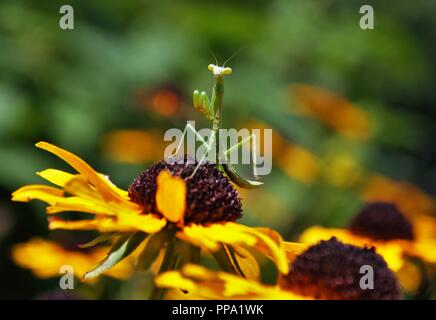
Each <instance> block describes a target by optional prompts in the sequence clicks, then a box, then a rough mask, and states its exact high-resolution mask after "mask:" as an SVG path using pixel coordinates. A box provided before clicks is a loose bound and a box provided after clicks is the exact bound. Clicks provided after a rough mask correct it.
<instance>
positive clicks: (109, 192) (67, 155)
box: [36, 141, 119, 199]
mask: <svg viewBox="0 0 436 320" xmlns="http://www.w3.org/2000/svg"><path fill="white" fill-rule="evenodd" d="M36 146H37V147H38V148H41V149H43V150H46V151H48V152H51V153H53V154H54V155H56V156H58V157H59V158H61V159H62V160H64V161H65V162H66V163H68V164H69V165H70V166H71V167H73V168H74V169H76V170H77V172H79V173H80V174H82V175H83V176H85V177H86V178H87V179H89V182H90V183H91V184H92V185H93V186H94V187H95V188H97V189H98V190H100V192H101V193H102V195H103V197H104V199H118V198H119V194H118V193H116V192H115V191H114V190H113V188H112V187H111V186H110V184H109V183H108V181H107V179H105V178H103V177H102V176H101V175H100V174H99V173H97V172H96V171H95V170H94V169H93V168H92V167H91V166H90V165H89V164H87V163H86V162H85V161H83V160H82V159H80V158H79V157H78V156H76V155H74V154H73V153H71V152H69V151H66V150H64V149H61V148H59V147H56V146H54V145H52V144H50V143H47V142H44V141H41V142H38V143H37V144H36Z"/></svg>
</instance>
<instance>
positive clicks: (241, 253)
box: [232, 245, 260, 280]
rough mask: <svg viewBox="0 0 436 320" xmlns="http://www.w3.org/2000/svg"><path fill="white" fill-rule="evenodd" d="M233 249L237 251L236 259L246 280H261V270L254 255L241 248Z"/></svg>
mask: <svg viewBox="0 0 436 320" xmlns="http://www.w3.org/2000/svg"><path fill="white" fill-rule="evenodd" d="M232 247H233V250H234V251H235V258H236V260H237V262H238V265H239V267H240V268H241V271H242V273H243V274H244V276H245V278H247V279H250V280H259V279H260V268H259V264H258V263H257V261H256V259H255V258H254V257H253V255H252V254H251V253H250V252H249V251H247V250H246V249H244V248H243V247H241V246H238V245H233V246H232Z"/></svg>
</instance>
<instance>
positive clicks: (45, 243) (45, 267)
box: [11, 238, 133, 279]
mask: <svg viewBox="0 0 436 320" xmlns="http://www.w3.org/2000/svg"><path fill="white" fill-rule="evenodd" d="M109 249H110V248H109V247H96V248H92V249H89V251H87V252H79V251H73V250H67V249H64V248H63V247H61V246H60V245H58V244H57V243H55V242H53V241H49V240H45V239H42V238H33V239H31V240H29V241H28V242H26V243H19V244H16V245H14V246H13V247H12V251H11V254H12V258H13V260H14V261H15V263H16V264H18V265H19V266H21V267H23V268H26V269H30V270H32V272H33V273H34V274H35V275H36V276H37V277H38V278H42V279H46V278H51V277H59V276H61V274H60V273H59V270H60V268H61V266H64V265H69V266H71V267H72V268H73V270H74V272H75V273H74V275H75V276H78V277H82V276H83V275H84V274H85V273H86V272H87V271H88V270H90V269H91V268H92V267H94V266H95V265H96V264H97V263H98V262H99V261H100V260H101V259H103V258H104V256H105V255H106V253H107V251H108V250H109ZM132 260H133V258H130V257H129V258H128V259H125V260H124V261H122V262H120V263H119V264H117V265H116V266H115V267H114V268H112V269H110V270H107V271H106V272H105V273H104V274H105V275H107V276H111V277H114V278H117V279H128V278H129V277H130V275H131V273H132V271H133V261H132Z"/></svg>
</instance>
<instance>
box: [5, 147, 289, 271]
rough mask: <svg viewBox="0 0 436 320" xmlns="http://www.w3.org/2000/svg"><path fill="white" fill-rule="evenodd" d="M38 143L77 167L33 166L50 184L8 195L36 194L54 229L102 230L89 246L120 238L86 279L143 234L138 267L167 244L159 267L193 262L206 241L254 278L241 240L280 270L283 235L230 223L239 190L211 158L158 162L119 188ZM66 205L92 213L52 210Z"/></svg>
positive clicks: (229, 265) (224, 262)
mask: <svg viewBox="0 0 436 320" xmlns="http://www.w3.org/2000/svg"><path fill="white" fill-rule="evenodd" d="M36 146H37V147H39V148H41V149H44V150H47V151H49V152H51V153H53V154H55V155H57V156H58V157H60V158H61V159H63V160H64V161H65V162H67V163H68V164H69V165H71V166H72V167H73V168H74V169H75V170H76V171H77V173H76V174H70V173H66V172H63V171H59V170H55V169H47V170H44V171H42V172H39V173H38V174H39V175H40V176H41V177H43V178H44V179H46V180H48V181H49V182H51V183H53V184H54V185H55V186H56V187H52V186H47V185H28V186H24V187H22V188H20V189H18V190H17V191H15V192H14V193H13V194H12V200H14V201H21V202H28V201H30V200H32V199H39V200H42V201H45V202H46V203H48V207H47V214H48V215H49V228H50V229H52V230H53V229H65V230H98V231H100V232H102V233H104V234H103V235H102V236H101V237H99V238H97V239H95V240H94V241H92V242H91V243H90V245H92V244H96V243H99V242H100V241H102V240H107V239H108V238H111V237H115V236H116V237H118V240H117V241H116V242H115V244H114V245H113V247H112V249H111V250H110V251H109V253H108V255H107V257H106V258H105V259H103V260H102V261H101V262H100V263H99V264H98V265H97V266H95V267H94V268H93V269H92V270H90V271H88V272H87V273H86V274H85V275H84V279H91V278H94V277H96V276H98V275H99V274H101V273H102V272H105V271H106V270H108V269H110V268H111V267H113V266H114V265H115V264H116V263H118V262H119V261H120V260H122V259H123V258H125V257H126V256H129V255H130V254H131V253H132V252H133V251H134V250H135V249H136V248H137V247H138V246H139V245H140V244H141V243H143V242H144V241H147V243H146V245H145V249H144V251H143V253H142V254H141V255H140V257H139V261H138V264H139V265H140V266H141V267H143V268H148V267H149V266H150V264H151V263H152V262H153V261H154V260H155V259H156V257H157V256H158V254H159V252H160V250H161V249H162V248H163V247H166V250H165V255H164V258H163V262H162V264H161V268H160V271H161V272H162V271H165V270H171V269H175V268H177V266H179V265H183V264H184V263H186V262H198V256H199V254H200V252H199V248H204V249H206V250H209V251H210V252H212V253H213V254H214V256H215V257H216V259H217V261H218V263H219V264H220V266H221V267H222V268H223V269H224V270H228V271H231V272H234V273H236V274H238V275H243V276H247V277H256V276H257V271H258V270H257V269H256V267H253V266H252V265H253V263H255V260H254V258H252V257H251V255H250V254H249V253H248V252H247V251H246V250H244V248H243V247H244V246H245V247H249V248H253V249H256V250H258V251H259V252H262V253H264V254H265V255H266V256H268V257H269V258H271V259H272V260H273V261H274V262H275V264H276V266H277V268H278V270H279V271H280V272H282V273H286V272H287V271H288V264H287V260H286V254H285V252H284V250H283V248H282V241H281V237H280V236H279V235H278V234H277V233H276V232H274V231H272V230H270V229H266V228H251V227H247V226H244V225H241V224H238V223H236V222H235V221H236V220H237V219H238V218H239V217H240V216H241V200H240V198H239V194H238V192H237V191H236V190H235V189H234V187H233V186H232V184H231V183H230V182H229V180H228V178H226V177H225V176H224V175H223V174H222V173H221V171H219V170H218V169H216V167H215V166H214V165H212V164H208V163H202V164H201V165H200V166H199V169H198V170H197V172H196V174H195V175H193V176H192V177H191V174H192V173H193V171H194V168H195V166H196V164H195V163H194V164H189V163H187V162H186V163H184V164H178V163H177V161H172V162H171V161H170V160H168V161H162V162H160V163H157V164H155V165H153V166H152V167H151V168H149V169H148V170H145V171H144V172H143V173H141V174H140V175H139V176H138V177H137V178H136V179H135V181H134V182H133V183H132V185H131V186H130V187H129V190H128V191H124V190H121V189H119V188H118V187H116V186H115V185H114V184H112V183H111V182H110V181H109V179H108V177H107V176H105V175H103V174H101V173H98V172H96V171H95V170H94V169H93V168H92V167H91V166H89V165H88V164H87V163H86V162H85V161H83V160H82V159H80V158H79V157H77V156H76V155H74V154H72V153H70V152H68V151H66V150H63V149H61V148H59V147H56V146H54V145H52V144H49V143H46V142H39V143H37V144H36ZM173 160H176V159H173ZM65 211H76V212H84V213H88V214H90V216H91V217H90V218H85V219H80V220H65V219H62V218H61V217H59V215H58V214H59V213H62V212H65Z"/></svg>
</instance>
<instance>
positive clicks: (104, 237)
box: [79, 232, 121, 249]
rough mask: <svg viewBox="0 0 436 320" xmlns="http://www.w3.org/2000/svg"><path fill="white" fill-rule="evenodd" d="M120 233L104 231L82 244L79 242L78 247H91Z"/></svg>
mask: <svg viewBox="0 0 436 320" xmlns="http://www.w3.org/2000/svg"><path fill="white" fill-rule="evenodd" d="M119 235H121V233H120V232H108V233H104V234H102V235H101V236H99V237H97V238H95V239H93V240H91V241H89V242H87V243H84V244H79V248H82V249H83V248H89V247H93V246H95V245H97V244H99V243H102V242H105V241H107V240H109V239H112V238H113V237H116V236H119Z"/></svg>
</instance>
